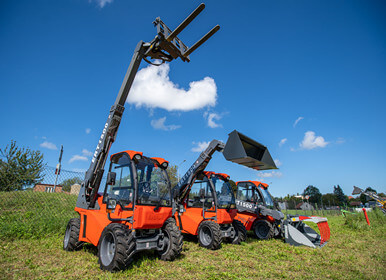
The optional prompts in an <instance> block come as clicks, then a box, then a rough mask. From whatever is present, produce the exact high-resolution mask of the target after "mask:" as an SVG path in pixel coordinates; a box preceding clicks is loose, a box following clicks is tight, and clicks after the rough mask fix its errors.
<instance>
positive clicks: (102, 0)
mask: <svg viewBox="0 0 386 280" xmlns="http://www.w3.org/2000/svg"><path fill="white" fill-rule="evenodd" d="M89 2H96V3H97V5H98V6H99V7H100V8H103V7H104V6H105V5H106V4H110V3H112V2H113V0H89Z"/></svg>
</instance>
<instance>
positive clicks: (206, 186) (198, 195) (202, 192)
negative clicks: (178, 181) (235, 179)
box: [187, 171, 236, 210]
mask: <svg viewBox="0 0 386 280" xmlns="http://www.w3.org/2000/svg"><path fill="white" fill-rule="evenodd" d="M204 174H205V176H203V178H202V180H196V181H195V182H194V184H193V185H192V188H191V190H190V192H189V196H188V201H187V206H188V207H203V206H204V209H211V210H212V209H214V208H215V207H216V208H219V209H235V208H236V204H235V197H234V195H233V192H232V188H231V186H230V184H229V181H228V179H227V178H229V176H227V175H226V174H216V173H214V172H207V171H204ZM223 175H225V177H224V176H223ZM215 201H217V203H215ZM216 204H217V205H216Z"/></svg>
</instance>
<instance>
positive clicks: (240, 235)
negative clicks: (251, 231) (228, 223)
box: [229, 220, 247, 244]
mask: <svg viewBox="0 0 386 280" xmlns="http://www.w3.org/2000/svg"><path fill="white" fill-rule="evenodd" d="M232 226H233V228H234V229H235V232H236V234H235V237H234V238H232V239H230V240H229V241H230V242H232V244H240V243H241V242H243V241H245V240H246V239H247V229H246V228H245V226H244V225H243V223H242V222H240V221H239V220H233V222H232Z"/></svg>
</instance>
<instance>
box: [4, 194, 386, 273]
mask: <svg viewBox="0 0 386 280" xmlns="http://www.w3.org/2000/svg"><path fill="white" fill-rule="evenodd" d="M0 203H1V204H0V205H1V206H2V205H4V202H3V201H2V202H0ZM74 203H75V202H73V203H72V205H71V207H69V208H71V209H70V210H71V211H70V210H69V211H70V214H66V217H67V215H68V216H71V213H73V205H74ZM33 205H34V204H32V205H30V206H29V207H33ZM55 205H57V204H53V205H51V206H50V207H51V208H50V209H51V210H52V208H55V207H57V206H55ZM0 209H1V210H0V211H4V209H3V208H0ZM51 210H50V211H51ZM42 211H43V213H44V210H42ZM376 215H377V213H375V212H374V213H369V218H370V221H371V226H370V227H369V226H367V224H366V221H365V220H364V217H363V214H362V213H360V214H358V215H357V218H355V219H357V220H356V221H355V223H353V225H354V226H353V225H352V224H350V222H347V220H346V219H345V218H344V217H342V216H328V219H329V225H330V228H331V239H330V241H329V243H328V244H327V245H326V246H324V247H323V248H321V249H311V248H307V247H293V246H290V245H288V244H285V243H284V242H283V241H282V240H278V239H274V240H269V241H258V240H256V239H254V238H253V236H252V235H250V236H249V238H248V240H247V241H246V242H244V243H243V244H241V245H239V246H238V245H231V244H223V246H222V248H221V249H220V250H216V251H211V250H206V249H203V248H201V247H199V246H198V244H197V240H196V239H195V238H194V237H193V238H192V237H189V236H186V238H185V241H184V249H183V251H182V254H181V256H180V257H179V258H178V259H176V260H175V261H174V262H163V261H161V260H158V259H157V258H156V257H155V256H154V254H153V253H151V252H145V253H141V254H137V255H136V256H135V261H134V263H133V265H132V266H131V267H130V268H129V269H128V270H126V271H122V272H119V273H108V272H103V271H101V270H100V269H99V265H98V258H97V250H96V248H95V247H93V246H91V245H87V246H84V248H83V249H82V250H80V251H78V252H65V251H64V250H63V249H62V239H63V233H64V227H65V224H66V223H67V221H68V219H66V220H65V221H63V223H64V226H62V225H61V226H60V230H57V231H54V230H53V231H49V232H46V233H45V234H44V235H39V238H36V236H35V237H34V238H25V237H26V236H24V237H23V238H15V237H14V238H13V239H9V238H5V237H4V236H3V235H1V237H0V279H288V278H289V279H293V278H296V279H303V278H308V279H383V278H384V275H385V273H386V265H385V264H386V254H385V250H384V248H385V245H386V236H385V234H384V232H385V223H384V222H385V217H383V216H376ZM353 216H354V215H353ZM374 217H375V218H374ZM361 218H362V219H361ZM376 219H378V220H376ZM61 224H62V223H61ZM47 228H48V229H49V230H50V229H54V227H47ZM0 230H2V229H0ZM37 232H38V231H37ZM32 237H33V236H32Z"/></svg>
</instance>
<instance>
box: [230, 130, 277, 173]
mask: <svg viewBox="0 0 386 280" xmlns="http://www.w3.org/2000/svg"><path fill="white" fill-rule="evenodd" d="M223 155H224V157H225V159H226V160H229V161H232V162H235V163H237V164H241V165H244V166H247V167H249V168H253V169H256V170H268V169H277V167H276V164H275V162H274V161H273V159H272V157H271V154H270V153H269V151H268V149H267V147H266V146H264V145H262V144H260V143H259V142H256V141H255V140H253V139H251V138H249V137H247V136H245V135H244V134H241V133H240V132H238V131H236V130H234V131H232V132H231V133H229V137H228V141H227V142H226V144H225V147H224V150H223Z"/></svg>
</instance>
